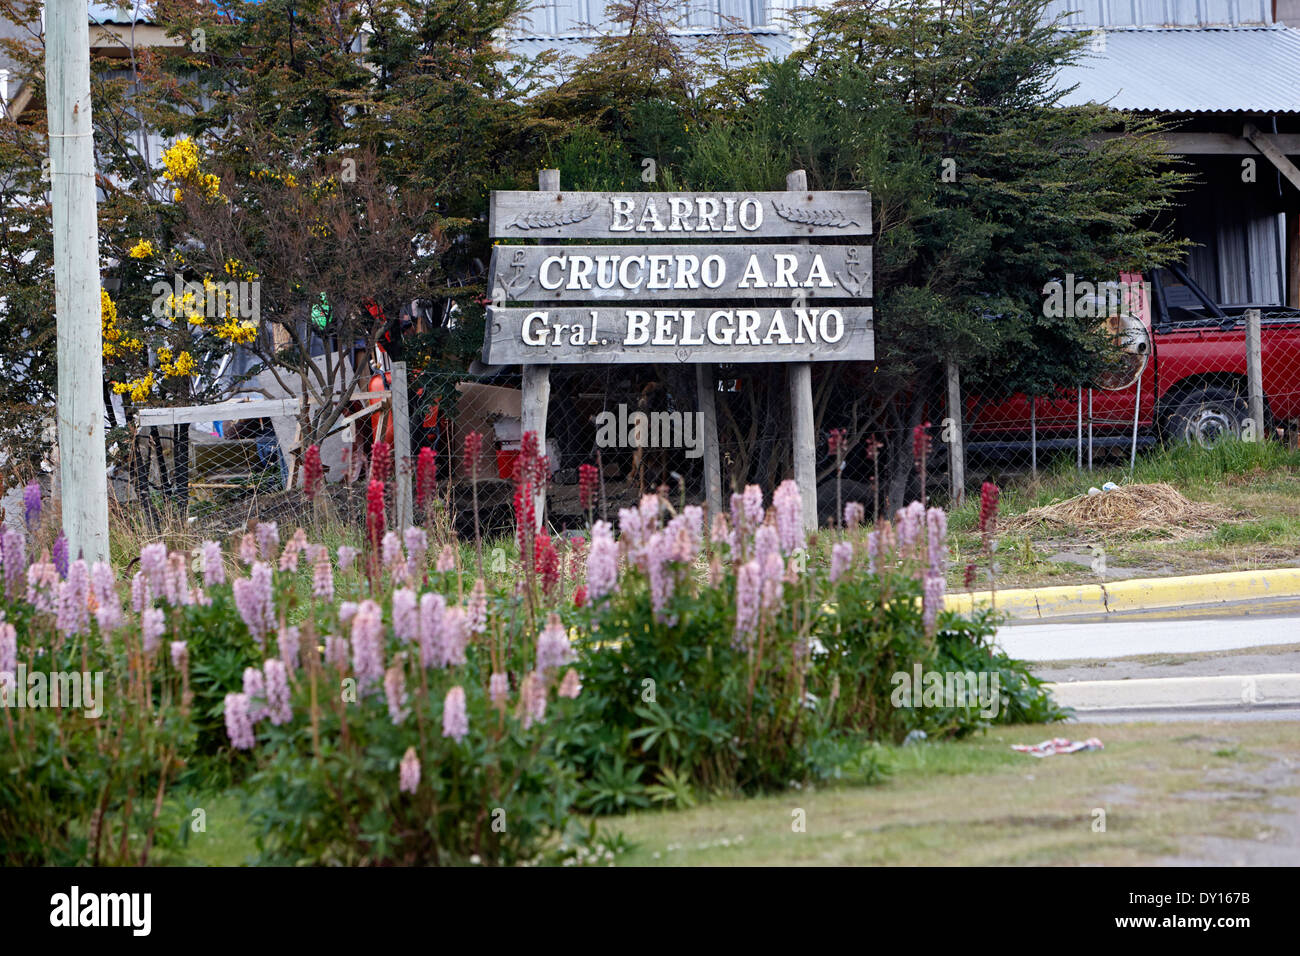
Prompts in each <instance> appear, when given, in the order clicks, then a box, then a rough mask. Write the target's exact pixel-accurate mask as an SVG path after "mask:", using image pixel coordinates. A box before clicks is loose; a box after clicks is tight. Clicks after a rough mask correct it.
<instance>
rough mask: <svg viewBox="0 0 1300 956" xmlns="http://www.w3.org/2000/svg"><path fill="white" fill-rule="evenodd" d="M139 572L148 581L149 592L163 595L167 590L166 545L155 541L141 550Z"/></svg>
mask: <svg viewBox="0 0 1300 956" xmlns="http://www.w3.org/2000/svg"><path fill="white" fill-rule="evenodd" d="M140 570H141V571H143V572H144V576H145V578H147V579H148V581H149V588H150V590H152V591H153V593H154V594H163V593H164V592H165V591H166V590H167V582H166V580H165V579H166V576H167V545H165V544H163V543H162V542H161V541H155V542H154V543H153V544H146V545H145V546H144V547H143V548H141V549H140Z"/></svg>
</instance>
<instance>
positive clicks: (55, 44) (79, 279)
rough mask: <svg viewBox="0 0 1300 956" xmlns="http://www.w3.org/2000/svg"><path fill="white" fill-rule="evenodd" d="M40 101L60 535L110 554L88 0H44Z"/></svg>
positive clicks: (82, 550) (71, 546) (99, 556)
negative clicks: (46, 172) (50, 235)
mask: <svg viewBox="0 0 1300 956" xmlns="http://www.w3.org/2000/svg"><path fill="white" fill-rule="evenodd" d="M45 105H46V114H47V116H48V123H49V129H50V187H51V188H50V193H51V199H52V203H51V207H52V210H53V220H54V311H55V315H56V316H57V318H58V346H59V378H58V419H59V476H60V480H61V483H62V486H63V502H62V512H63V532H64V534H65V535H67V538H68V553H69V554H70V555H71V556H73V557H77V556H79V555H80V556H83V557H85V559H86V560H87V561H92V562H93V561H107V560H108V474H107V473H108V465H107V462H106V460H105V456H104V397H103V391H104V357H103V339H102V335H101V325H100V322H101V318H100V305H99V288H100V286H99V227H98V223H97V221H96V210H95V200H96V192H95V147H94V140H93V139H92V135H91V130H92V127H91V116H90V14H89V10H88V8H87V2H86V0H48V2H47V3H46V4H45Z"/></svg>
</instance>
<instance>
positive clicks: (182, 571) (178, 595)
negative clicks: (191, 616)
mask: <svg viewBox="0 0 1300 956" xmlns="http://www.w3.org/2000/svg"><path fill="white" fill-rule="evenodd" d="M163 597H164V598H166V600H167V603H168V604H170V605H171V606H172V607H184V606H186V605H189V604H193V603H194V600H193V597H192V596H191V595H190V575H189V569H188V567H186V561H185V555H183V554H181V553H180V552H179V551H173V552H172V553H171V554H169V555H168V556H167V570H166V573H165V574H164V575H163Z"/></svg>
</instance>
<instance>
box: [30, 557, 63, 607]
mask: <svg viewBox="0 0 1300 956" xmlns="http://www.w3.org/2000/svg"><path fill="white" fill-rule="evenodd" d="M58 584H59V569H58V568H56V567H55V566H54V565H53V564H52V563H51V562H49V561H37V562H35V563H34V564H33V565H32V566H31V567H29V568H28V569H27V603H28V604H30V605H31V606H32V607H33V608H35V609H36V610H37V611H40V612H43V613H45V614H52V613H54V598H55V593H56V590H55V589H56V588H57V587H58Z"/></svg>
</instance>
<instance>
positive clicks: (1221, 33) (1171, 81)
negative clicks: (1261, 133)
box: [1057, 26, 1300, 113]
mask: <svg viewBox="0 0 1300 956" xmlns="http://www.w3.org/2000/svg"><path fill="white" fill-rule="evenodd" d="M1098 47H1101V48H1100V49H1098ZM1076 84H1077V86H1078V88H1077V89H1075V90H1074V91H1073V92H1071V93H1068V94H1067V95H1066V96H1065V98H1064V100H1063V102H1064V103H1066V104H1067V105H1072V104H1080V103H1087V102H1096V103H1105V104H1107V105H1109V106H1112V107H1114V108H1115V109H1123V110H1151V111H1158V112H1170V113H1192V112H1237V111H1241V112H1251V113H1289V112H1300V30H1292V29H1289V28H1287V27H1282V26H1270V27H1239V28H1229V29H1219V28H1212V29H1168V28H1166V29H1158V28H1144V27H1139V28H1129V29H1118V30H1104V31H1098V32H1097V34H1096V40H1095V41H1093V42H1090V43H1089V46H1088V48H1087V51H1086V53H1085V55H1084V56H1083V57H1082V58H1081V59H1080V60H1079V61H1078V62H1077V63H1075V64H1073V65H1071V66H1068V67H1066V68H1065V69H1063V70H1062V71H1061V72H1060V74H1059V75H1058V77H1057V88H1058V89H1063V88H1066V87H1070V86H1075V85H1076Z"/></svg>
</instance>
